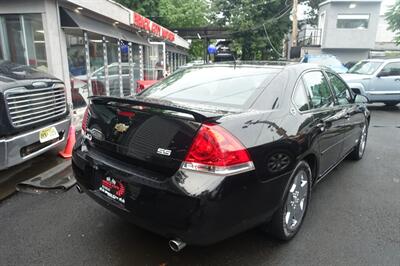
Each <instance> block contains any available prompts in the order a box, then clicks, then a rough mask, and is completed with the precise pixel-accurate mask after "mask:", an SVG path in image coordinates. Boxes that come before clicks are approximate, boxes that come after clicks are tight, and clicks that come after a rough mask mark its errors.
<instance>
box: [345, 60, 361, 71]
mask: <svg viewBox="0 0 400 266" xmlns="http://www.w3.org/2000/svg"><path fill="white" fill-rule="evenodd" d="M357 63H358V61H349V62H347V63H346V64H344V66H345V67H346V68H347V69H350V68H352V67H353V66H354V65H355V64H357Z"/></svg>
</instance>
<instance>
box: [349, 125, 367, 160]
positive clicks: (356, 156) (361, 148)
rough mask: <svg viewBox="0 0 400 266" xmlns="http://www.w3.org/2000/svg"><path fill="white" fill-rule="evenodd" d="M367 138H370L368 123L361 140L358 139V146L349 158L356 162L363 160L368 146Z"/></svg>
mask: <svg viewBox="0 0 400 266" xmlns="http://www.w3.org/2000/svg"><path fill="white" fill-rule="evenodd" d="M367 138H368V122H367V121H365V123H364V126H363V129H362V130H361V135H360V138H359V139H358V143H357V146H355V148H354V150H353V151H352V152H351V153H350V154H349V158H350V159H351V160H354V161H358V160H361V159H362V157H363V156H364V152H365V147H366V146H367Z"/></svg>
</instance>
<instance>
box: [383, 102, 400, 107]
mask: <svg viewBox="0 0 400 266" xmlns="http://www.w3.org/2000/svg"><path fill="white" fill-rule="evenodd" d="M384 104H385V105H386V106H396V105H397V104H399V102H384Z"/></svg>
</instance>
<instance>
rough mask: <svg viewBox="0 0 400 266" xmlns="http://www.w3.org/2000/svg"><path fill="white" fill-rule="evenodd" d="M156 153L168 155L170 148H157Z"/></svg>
mask: <svg viewBox="0 0 400 266" xmlns="http://www.w3.org/2000/svg"><path fill="white" fill-rule="evenodd" d="M157 153H158V154H161V155H165V156H170V155H171V150H167V149H162V148H158V150H157Z"/></svg>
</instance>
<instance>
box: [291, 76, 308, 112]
mask: <svg viewBox="0 0 400 266" xmlns="http://www.w3.org/2000/svg"><path fill="white" fill-rule="evenodd" d="M293 100H294V103H295V104H296V106H297V108H298V109H299V110H300V111H307V110H310V101H309V98H308V95H307V93H306V90H305V88H304V84H303V81H302V80H300V82H299V83H298V84H297V87H296V89H295V91H294V95H293Z"/></svg>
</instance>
